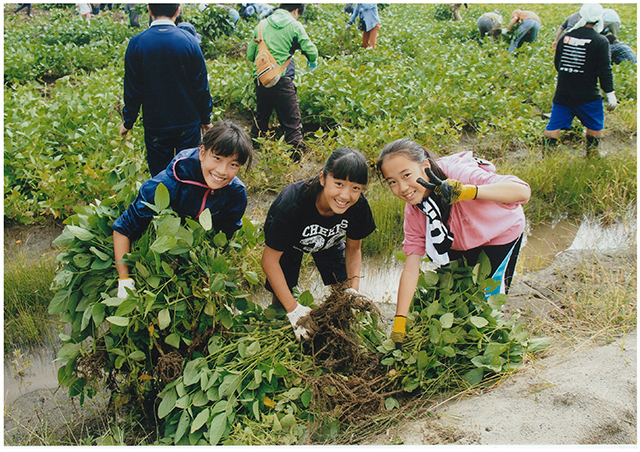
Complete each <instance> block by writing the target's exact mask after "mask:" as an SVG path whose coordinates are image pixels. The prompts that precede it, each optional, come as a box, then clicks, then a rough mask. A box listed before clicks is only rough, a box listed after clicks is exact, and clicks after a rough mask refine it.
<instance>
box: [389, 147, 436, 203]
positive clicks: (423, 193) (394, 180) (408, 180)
mask: <svg viewBox="0 0 640 452" xmlns="http://www.w3.org/2000/svg"><path fill="white" fill-rule="evenodd" d="M429 166H430V164H429V161H428V160H427V159H425V160H424V162H422V163H418V162H416V161H414V160H411V159H410V158H408V157H407V156H406V155H405V154H402V153H398V154H395V155H390V156H389V157H387V158H386V159H384V161H383V163H382V165H381V166H380V170H381V171H382V175H383V177H384V180H385V181H386V182H387V184H389V188H391V192H392V193H393V194H394V195H396V196H397V197H398V198H400V199H402V200H403V201H405V202H408V203H409V204H411V205H414V206H415V205H417V204H419V203H420V202H422V200H423V199H424V198H425V197H427V196H429V194H430V193H431V190H428V189H427V188H425V187H423V186H422V185H420V184H419V183H418V182H416V179H418V178H419V177H422V178H423V179H425V180H429V178H428V177H427V175H426V174H425V172H424V169H425V168H426V167H429Z"/></svg>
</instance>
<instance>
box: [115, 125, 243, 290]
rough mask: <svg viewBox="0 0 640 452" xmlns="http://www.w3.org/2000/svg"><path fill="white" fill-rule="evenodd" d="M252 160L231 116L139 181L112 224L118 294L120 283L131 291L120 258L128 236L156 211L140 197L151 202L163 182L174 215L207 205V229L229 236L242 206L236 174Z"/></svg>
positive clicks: (194, 213)
mask: <svg viewBox="0 0 640 452" xmlns="http://www.w3.org/2000/svg"><path fill="white" fill-rule="evenodd" d="M252 160H253V148H252V147H251V139H250V138H249V135H248V134H247V132H245V131H244V130H243V129H242V128H241V127H239V126H238V125H236V124H234V123H233V122H231V121H220V122H218V123H216V124H215V125H214V126H213V127H212V128H211V129H209V130H208V131H207V133H206V134H205V135H204V137H203V138H202V145H201V146H200V147H199V148H192V149H185V150H183V151H181V152H180V153H179V154H178V155H176V156H175V157H174V159H173V160H172V161H171V163H169V166H167V169H166V170H165V171H162V172H161V173H159V174H157V175H156V176H155V177H153V178H152V179H149V180H148V181H146V182H145V183H143V184H142V186H141V187H140V192H139V193H138V196H137V197H136V199H135V201H134V202H133V203H132V204H131V205H130V206H129V207H128V208H127V210H126V211H125V212H124V213H123V214H122V215H121V216H120V217H119V218H118V219H117V220H116V221H114V223H113V248H114V254H115V260H116V268H117V270H118V276H119V282H118V297H119V298H126V296H127V291H126V288H129V289H131V290H135V285H134V282H133V279H131V278H130V276H129V266H128V265H127V264H125V263H123V262H121V261H122V258H123V257H124V255H125V254H127V253H129V252H130V251H131V241H133V240H135V239H137V238H139V237H140V236H141V235H142V233H143V232H144V231H145V230H146V228H147V227H148V226H149V223H150V222H151V219H152V218H153V216H154V215H156V213H155V212H154V211H153V210H151V209H150V208H149V207H147V206H146V205H145V202H146V203H149V204H153V202H154V198H155V193H156V188H157V187H158V184H160V183H162V184H163V185H164V186H165V187H167V189H168V191H169V197H170V199H171V201H170V206H171V208H172V209H173V210H174V211H175V212H176V213H178V215H180V216H186V215H188V216H190V217H193V218H198V216H199V215H200V213H202V211H203V210H205V209H207V208H208V209H209V211H210V212H211V217H212V220H213V228H214V229H215V230H217V231H222V232H224V233H225V234H226V235H227V237H231V235H233V233H234V232H235V231H236V230H238V229H239V228H240V227H241V226H242V216H243V215H244V212H245V209H246V207H247V192H246V190H245V186H244V184H243V183H242V181H241V180H240V179H238V177H237V174H238V171H239V170H240V168H241V167H242V166H243V165H245V164H246V165H247V166H250V165H251V161H252Z"/></svg>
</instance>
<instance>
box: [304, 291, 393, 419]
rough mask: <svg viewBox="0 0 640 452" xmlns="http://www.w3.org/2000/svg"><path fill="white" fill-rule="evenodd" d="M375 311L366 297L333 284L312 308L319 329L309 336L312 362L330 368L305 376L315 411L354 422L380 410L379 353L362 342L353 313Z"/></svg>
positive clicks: (382, 372) (384, 391) (373, 314)
mask: <svg viewBox="0 0 640 452" xmlns="http://www.w3.org/2000/svg"><path fill="white" fill-rule="evenodd" d="M378 315H379V312H378V309H377V308H376V306H375V305H374V303H373V302H372V301H371V300H369V299H368V298H366V297H364V296H362V295H359V294H357V293H356V292H350V291H347V290H345V287H344V286H339V287H335V288H332V290H331V292H330V294H329V295H328V296H327V298H326V299H325V300H324V302H323V303H322V305H321V306H320V307H319V308H317V309H315V310H313V311H312V312H311V317H312V319H313V321H314V322H315V323H316V324H317V325H318V332H317V333H316V334H315V336H314V337H313V340H312V343H311V346H312V356H313V360H314V362H315V364H316V365H317V366H318V367H322V368H324V369H326V370H328V371H329V373H325V374H323V375H320V376H317V377H312V376H305V378H306V379H307V380H308V382H309V384H310V385H311V387H312V388H313V394H314V395H313V400H312V407H313V409H314V411H316V412H318V413H329V414H330V415H331V416H332V417H333V418H335V419H339V420H340V421H346V422H349V423H351V424H355V423H357V422H359V421H361V420H362V419H365V418H368V417H370V416H372V415H374V414H376V413H378V412H380V411H381V410H384V402H385V398H386V397H388V396H389V395H390V394H391V393H389V392H388V388H387V387H388V386H389V381H388V379H387V378H386V369H385V368H384V366H382V365H381V364H380V356H379V354H378V353H376V352H375V351H371V350H369V349H368V348H367V346H366V345H365V341H364V339H363V337H362V334H361V328H362V326H361V324H360V321H359V319H358V316H361V317H367V318H368V319H371V321H372V322H373V325H374V326H375V323H376V321H377V318H378Z"/></svg>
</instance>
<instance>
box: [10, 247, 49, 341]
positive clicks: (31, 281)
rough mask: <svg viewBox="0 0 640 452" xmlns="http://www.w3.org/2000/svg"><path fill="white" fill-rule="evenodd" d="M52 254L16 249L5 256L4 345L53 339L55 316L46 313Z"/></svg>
mask: <svg viewBox="0 0 640 452" xmlns="http://www.w3.org/2000/svg"><path fill="white" fill-rule="evenodd" d="M55 270H56V260H55V258H54V256H53V255H51V254H49V255H45V256H44V257H42V258H40V259H37V260H36V259H33V258H29V257H28V256H27V255H26V254H24V253H22V252H20V253H17V254H16V255H15V256H14V257H13V258H11V259H5V267H4V345H5V352H8V351H9V350H10V347H11V346H16V345H19V346H23V347H24V346H27V347H32V346H37V345H41V344H44V343H46V342H47V341H49V342H51V343H52V342H53V330H52V325H55V324H57V318H52V317H50V316H49V314H48V313H47V308H48V307H49V302H50V301H51V298H53V294H52V293H51V291H50V290H49V286H50V285H51V281H53V278H54V277H55Z"/></svg>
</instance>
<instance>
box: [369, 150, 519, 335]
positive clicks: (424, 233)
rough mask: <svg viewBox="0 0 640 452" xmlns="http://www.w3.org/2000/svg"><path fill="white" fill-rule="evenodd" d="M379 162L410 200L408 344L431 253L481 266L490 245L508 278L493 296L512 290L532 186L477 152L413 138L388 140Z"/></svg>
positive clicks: (494, 267) (402, 291) (495, 268)
mask: <svg viewBox="0 0 640 452" xmlns="http://www.w3.org/2000/svg"><path fill="white" fill-rule="evenodd" d="M377 168H378V171H379V172H380V173H381V174H382V177H383V178H384V180H385V181H386V182H387V184H388V185H389V188H391V191H392V192H393V194H394V195H395V196H397V197H398V198H400V199H401V200H403V201H405V202H406V205H405V209H404V234H405V236H404V241H403V251H404V253H405V254H406V261H405V264H404V268H403V270H402V275H401V276H400V284H399V287H398V305H397V307H396V316H395V319H394V324H393V332H392V333H391V339H392V340H393V341H394V342H395V343H396V347H397V348H401V346H402V343H403V342H404V340H405V338H406V326H405V323H406V317H407V313H408V312H409V307H410V305H411V301H412V300H413V295H414V293H415V291H416V287H417V284H418V277H419V275H420V262H421V261H422V256H423V255H424V254H425V253H426V254H427V256H428V257H429V258H430V259H431V260H432V261H433V262H434V263H436V264H438V265H447V264H448V263H449V262H450V261H452V260H456V259H460V258H463V257H464V258H465V259H466V262H467V265H469V266H473V265H475V264H476V262H477V261H478V258H479V256H480V253H481V252H483V251H484V252H485V254H486V255H487V257H488V258H489V260H490V262H491V277H492V278H493V279H494V280H496V281H498V282H499V283H500V284H499V286H498V287H497V288H496V289H495V291H492V292H491V293H486V294H485V296H489V295H491V294H493V293H505V294H506V293H507V292H508V290H509V285H510V284H511V278H512V277H513V274H514V271H515V265H516V261H517V259H518V254H519V253H520V245H521V243H522V236H523V232H524V227H525V216H524V210H523V209H522V204H523V203H525V202H527V201H528V200H529V197H530V196H531V189H530V188H529V185H528V184H527V183H526V182H523V181H522V180H520V179H519V178H517V177H515V176H503V175H498V174H496V173H495V167H494V166H493V164H492V163H490V162H488V161H486V160H482V159H478V158H475V157H473V154H472V152H469V151H466V152H461V153H458V154H454V155H450V156H446V157H441V158H438V159H436V157H435V156H434V155H433V154H432V153H431V152H430V151H428V150H427V149H425V148H423V147H422V146H420V145H419V144H417V143H415V142H413V141H411V140H408V139H400V140H396V141H394V142H392V143H389V144H387V145H386V146H385V147H384V148H383V149H382V151H381V152H380V155H379V157H378V162H377Z"/></svg>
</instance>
